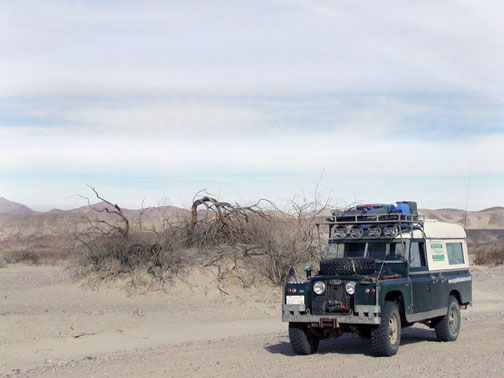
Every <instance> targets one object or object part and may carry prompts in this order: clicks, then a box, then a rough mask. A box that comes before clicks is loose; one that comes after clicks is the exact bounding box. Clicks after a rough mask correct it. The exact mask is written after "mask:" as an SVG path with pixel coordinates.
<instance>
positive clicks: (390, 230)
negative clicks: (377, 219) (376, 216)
mask: <svg viewBox="0 0 504 378" xmlns="http://www.w3.org/2000/svg"><path fill="white" fill-rule="evenodd" d="M397 233H398V230H397V226H396V225H395V224H389V225H387V226H385V227H384V228H383V235H385V236H386V237H387V238H393V237H394V236H396V235H397Z"/></svg>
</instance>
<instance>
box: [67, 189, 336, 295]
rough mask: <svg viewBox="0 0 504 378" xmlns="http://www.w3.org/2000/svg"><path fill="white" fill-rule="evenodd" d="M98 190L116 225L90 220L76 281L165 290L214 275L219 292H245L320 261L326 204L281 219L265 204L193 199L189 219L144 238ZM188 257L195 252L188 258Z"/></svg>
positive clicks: (169, 222) (298, 208)
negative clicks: (139, 282) (199, 274)
mask: <svg viewBox="0 0 504 378" xmlns="http://www.w3.org/2000/svg"><path fill="white" fill-rule="evenodd" d="M93 191H94V192H95V194H96V196H97V197H98V198H99V199H101V200H102V201H104V202H106V203H107V204H109V205H110V209H109V210H106V209H104V210H96V211H98V212H106V213H107V214H108V215H107V216H108V217H110V218H111V219H110V220H109V219H103V218H96V219H91V218H89V219H88V223H89V228H88V229H86V230H85V231H84V232H81V233H80V234H79V236H78V246H79V249H80V251H81V254H80V256H81V258H80V259H79V261H78V264H77V266H76V269H75V272H76V273H77V275H78V276H80V277H85V276H91V275H92V276H94V277H97V278H98V279H99V280H104V279H109V278H117V277H120V276H125V275H126V276H136V275H137V274H139V273H141V272H147V273H148V274H150V275H151V277H152V279H153V280H156V281H158V282H161V283H162V284H163V285H164V284H165V283H168V282H171V281H172V280H173V278H174V277H176V276H179V275H181V274H182V273H184V272H186V271H188V270H189V268H191V267H211V268H216V269H215V270H216V272H217V273H216V275H217V277H216V278H217V281H218V282H219V285H220V283H221V282H222V281H223V280H225V279H234V280H235V281H237V282H239V283H240V284H241V285H242V286H250V285H252V284H254V282H256V280H261V281H262V282H264V281H267V282H269V283H272V284H275V285H279V284H282V283H283V282H285V280H286V278H287V275H288V271H289V269H290V267H292V266H294V267H297V268H299V267H300V265H301V264H303V263H305V262H307V261H309V260H312V259H313V258H315V256H316V255H317V251H318V248H317V247H318V243H317V241H316V235H315V232H314V231H315V230H314V217H315V216H317V215H319V214H320V213H321V212H322V211H323V210H325V209H326V208H327V203H321V202H320V201H311V202H310V201H307V200H306V199H302V200H301V201H297V200H293V201H291V202H289V207H288V209H287V211H284V212H282V211H279V210H278V209H277V207H276V205H275V204H273V203H272V202H270V201H267V200H261V201H259V202H257V203H256V204H253V205H250V206H240V205H239V204H234V205H232V204H230V203H226V202H221V201H218V200H216V199H214V198H212V197H210V196H208V195H203V196H199V197H198V196H195V198H193V205H192V208H191V216H190V217H189V216H188V217H186V218H182V219H180V218H179V219H171V218H170V216H168V215H165V218H164V219H163V220H162V222H161V223H162V224H161V225H158V227H155V226H153V227H152V229H151V230H149V232H145V231H140V230H137V229H135V226H131V225H134V224H138V225H141V222H140V219H139V220H138V221H137V222H136V223H135V222H133V221H131V220H129V219H128V218H127V217H126V216H125V215H124V213H123V212H122V210H121V208H120V207H119V206H117V205H113V204H112V203H111V202H108V201H106V200H104V199H103V198H102V197H100V196H99V195H98V193H97V192H96V190H94V189H93ZM199 206H201V207H203V208H204V209H203V210H202V211H201V210H198V207H199ZM191 250H192V251H194V250H196V251H197V253H195V254H193V255H192V256H189V254H188V251H191ZM219 288H221V286H219Z"/></svg>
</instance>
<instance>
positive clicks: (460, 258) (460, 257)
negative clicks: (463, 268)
mask: <svg viewBox="0 0 504 378" xmlns="http://www.w3.org/2000/svg"><path fill="white" fill-rule="evenodd" d="M446 250H447V252H448V262H449V263H450V265H456V264H463V263H464V252H463V250H462V243H446Z"/></svg>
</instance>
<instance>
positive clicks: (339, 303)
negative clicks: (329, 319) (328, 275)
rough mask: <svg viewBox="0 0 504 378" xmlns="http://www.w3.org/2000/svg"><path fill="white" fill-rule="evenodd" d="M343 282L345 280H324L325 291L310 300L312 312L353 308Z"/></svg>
mask: <svg viewBox="0 0 504 378" xmlns="http://www.w3.org/2000/svg"><path fill="white" fill-rule="evenodd" d="M331 281H333V283H331ZM334 281H335V282H334ZM345 284H346V282H344V281H341V280H329V281H326V292H325V293H324V294H323V295H321V296H318V297H316V298H315V299H313V301H312V309H311V310H312V312H313V314H315V315H323V314H327V313H335V312H349V311H350V310H351V309H352V308H353V304H352V300H353V299H352V297H351V296H350V295H348V294H347V292H346V290H345ZM343 306H344V307H343Z"/></svg>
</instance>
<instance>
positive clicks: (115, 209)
mask: <svg viewBox="0 0 504 378" xmlns="http://www.w3.org/2000/svg"><path fill="white" fill-rule="evenodd" d="M88 187H89V188H90V189H91V190H92V191H93V192H94V194H95V195H96V198H98V199H99V200H101V201H103V202H105V203H106V204H107V205H110V206H111V208H112V209H109V208H108V207H105V208H104V209H101V210H100V209H96V208H94V207H92V206H91V204H90V202H89V198H87V197H84V196H80V197H81V198H84V199H86V200H87V202H88V206H89V207H90V208H91V209H93V211H96V212H98V213H103V212H106V213H108V214H115V215H117V216H119V217H120V218H121V220H122V222H123V223H124V224H123V226H122V227H119V226H115V225H113V224H110V223H109V222H107V221H104V220H98V221H97V222H99V223H103V224H105V225H107V226H109V227H110V228H112V229H115V230H117V231H118V232H119V233H120V234H121V235H122V236H123V237H124V238H125V239H127V238H128V236H129V231H130V222H129V219H128V218H127V217H126V215H124V212H123V211H122V209H121V208H120V207H119V205H117V204H113V203H112V202H110V201H108V200H106V199H105V198H103V197H101V196H100V194H99V193H98V191H97V190H96V189H95V188H94V187H92V186H91V185H88Z"/></svg>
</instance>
